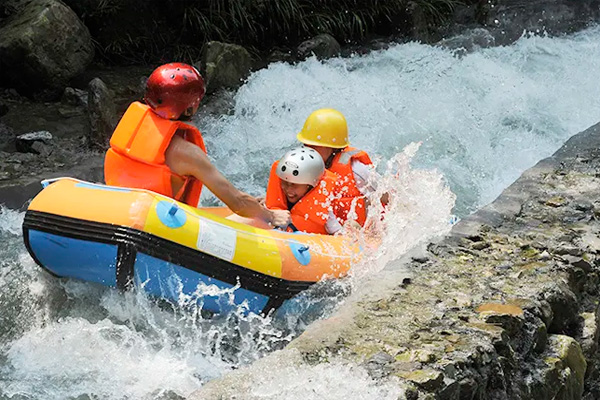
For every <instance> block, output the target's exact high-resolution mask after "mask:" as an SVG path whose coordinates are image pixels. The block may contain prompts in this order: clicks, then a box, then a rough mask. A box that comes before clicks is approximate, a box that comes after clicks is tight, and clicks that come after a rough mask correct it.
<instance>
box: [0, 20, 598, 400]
mask: <svg viewBox="0 0 600 400" xmlns="http://www.w3.org/2000/svg"><path fill="white" fill-rule="evenodd" d="M599 73H600V28H597V27H595V28H591V29H588V30H587V31H584V32H581V33H579V34H576V35H572V36H565V37H562V38H547V37H532V38H522V39H521V40H519V41H518V42H517V43H516V44H514V45H512V46H510V47H499V48H490V49H483V50H478V51H476V52H474V53H471V54H467V55H464V56H462V57H458V56H456V55H455V54H454V53H453V52H452V51H449V50H446V49H443V48H438V47H432V46H425V45H421V44H417V43H410V44H404V45H397V46H392V47H391V48H390V49H388V50H385V51H377V52H373V53H371V54H368V55H365V56H356V57H351V58H348V59H333V60H329V61H326V62H319V61H317V60H315V59H311V60H308V61H306V62H303V63H299V64H297V65H294V66H292V65H287V64H281V63H278V64H272V65H270V66H269V67H268V68H267V69H264V70H261V71H258V72H256V73H254V74H253V75H252V76H251V77H250V78H249V80H248V82H247V83H246V84H245V85H244V86H243V87H242V88H241V89H239V90H238V92H237V93H236V94H235V96H234V107H233V110H232V113H231V115H225V116H215V115H210V114H208V113H205V114H201V115H200V116H199V117H198V119H197V120H196V123H197V124H198V126H199V127H200V128H201V129H202V131H203V132H204V134H205V139H206V142H207V145H208V149H209V154H210V156H211V157H212V158H213V160H214V161H215V163H216V165H217V166H218V168H219V169H220V170H221V171H222V172H224V174H225V175H226V176H227V177H228V178H230V179H231V180H232V181H233V182H234V183H235V184H236V186H238V187H239V188H241V189H243V190H246V191H248V192H249V193H252V194H255V195H261V194H264V190H265V187H266V182H267V177H268V171H269V166H270V164H271V163H272V162H273V161H274V160H276V159H278V158H279V157H281V156H282V155H283V154H284V153H285V150H287V149H288V148H291V147H292V146H294V145H295V143H294V140H295V139H294V138H295V133H296V132H298V130H299V129H300V128H301V127H302V124H303V122H304V119H305V118H306V117H307V116H308V115H309V114H310V112H312V111H313V110H315V109H317V108H321V107H333V108H337V109H339V110H340V111H342V112H343V113H344V114H345V115H346V117H347V119H348V123H349V127H350V140H351V142H352V144H353V145H354V146H356V147H358V148H361V149H364V150H366V151H368V152H369V154H370V155H371V156H372V157H373V158H374V159H375V161H376V163H377V169H378V171H379V172H380V173H381V175H382V179H381V181H380V182H378V189H377V193H376V194H375V196H374V199H372V202H373V203H374V204H377V201H376V200H377V198H378V197H379V196H381V195H382V194H383V193H385V192H389V193H390V194H391V203H390V204H389V205H388V206H387V208H386V210H385V213H386V217H385V221H383V222H381V221H379V220H378V219H377V218H375V217H373V220H372V225H371V228H367V231H368V230H369V229H371V232H370V233H373V232H375V233H378V234H379V237H380V241H381V245H380V246H379V247H378V248H377V249H376V250H373V251H372V252H371V253H370V254H368V255H367V257H366V258H365V259H364V260H363V262H362V263H361V264H359V265H357V266H355V268H354V271H353V273H354V278H352V279H347V280H340V281H337V282H329V283H325V282H323V283H319V284H317V285H315V286H314V287H313V288H312V289H310V290H309V291H306V292H305V293H302V294H301V295H299V296H298V297H297V298H296V299H294V300H293V301H292V302H291V303H290V304H289V305H288V306H287V307H286V309H285V310H280V311H279V312H278V313H275V314H274V315H271V316H269V317H267V318H261V317H258V316H256V315H246V314H245V313H244V312H243V311H244V310H243V307H242V308H240V309H238V310H236V311H234V312H232V313H231V314H230V315H227V316H217V317H214V318H208V317H207V316H206V315H204V314H203V313H202V312H201V310H198V309H194V308H193V307H192V308H190V307H187V306H185V304H184V305H183V307H180V306H179V305H171V304H168V303H163V302H160V301H155V300H152V299H148V298H146V297H145V296H144V295H143V294H142V293H140V292H135V293H119V292H117V291H115V290H112V289H108V288H105V287H100V286H96V285H93V284H89V283H81V282H73V281H61V280H57V279H55V278H53V277H50V276H49V275H48V274H46V273H44V272H42V271H41V270H40V269H39V267H37V266H36V265H35V264H34V263H33V261H32V260H31V259H30V258H29V256H28V255H27V254H26V251H25V249H24V247H23V244H22V237H21V233H20V229H21V228H20V226H21V223H22V219H23V213H18V212H14V211H10V210H7V209H5V208H0V240H1V241H2V243H3V246H2V247H0V285H2V288H3V290H2V291H0V398H28V399H64V398H106V399H122V398H125V397H128V398H140V399H150V398H152V399H154V398H165V399H166V398H177V396H187V395H189V394H190V393H191V392H193V391H194V390H196V389H198V388H199V387H201V386H202V385H203V384H204V383H205V382H207V381H208V380H210V379H213V378H215V377H218V376H221V375H223V374H227V373H229V372H230V371H232V370H233V369H236V368H238V367H239V366H242V365H246V364H248V363H251V362H253V361H255V360H256V359H258V358H260V357H262V356H263V355H264V354H266V353H268V352H271V351H273V350H275V349H279V348H281V347H283V346H284V345H286V344H287V343H289V341H290V340H291V339H292V338H293V337H295V336H297V335H298V334H299V333H301V332H302V330H303V329H304V328H305V327H306V325H307V324H310V323H311V322H312V321H314V319H316V318H320V317H322V316H327V315H329V314H330V313H331V312H332V311H333V310H335V308H336V305H337V304H338V303H339V302H340V301H343V299H344V297H345V296H346V295H347V293H348V292H349V291H350V290H351V287H352V285H353V284H356V283H357V282H360V278H361V277H363V276H365V275H369V274H373V273H374V272H375V271H378V270H380V269H382V268H383V267H384V266H385V265H386V264H387V263H388V262H389V261H390V260H393V259H396V258H398V257H399V256H401V255H402V254H403V253H404V252H405V251H407V250H408V249H410V248H411V247H413V246H415V245H417V244H418V243H421V242H423V241H426V240H428V239H429V238H431V237H433V236H435V235H439V234H443V233H444V232H445V231H446V230H447V229H449V228H450V225H449V223H448V219H449V217H450V214H451V213H452V212H454V213H456V214H457V215H458V216H459V217H462V216H465V215H467V214H468V213H469V212H471V211H473V210H475V209H476V208H477V207H479V206H480V205H482V204H484V203H487V202H489V201H491V200H493V199H494V197H496V196H497V195H498V194H499V193H500V192H501V190H502V189H503V188H505V187H506V186H507V185H508V184H510V183H512V181H514V179H516V178H517V177H518V175H519V174H520V173H522V172H523V170H525V169H526V168H528V167H530V166H532V165H533V164H535V162H537V161H538V160H540V159H541V158H544V157H546V156H548V155H550V154H551V153H552V152H553V151H555V150H556V149H557V148H558V147H559V146H560V145H561V144H562V143H563V142H564V141H565V140H566V139H567V138H568V137H569V136H570V135H572V134H575V133H577V132H579V131H581V130H583V129H585V128H587V127H588V126H590V125H592V124H593V123H596V122H597V120H598V119H600V97H599V96H598V95H597V94H598V93H600V81H599V80H597V79H596V77H597V76H598V75H599ZM419 143H421V144H419ZM453 193H455V194H456V207H455V208H454V209H452V206H453V204H454V200H455V197H454V194H453ZM203 201H204V202H205V203H206V204H213V203H214V199H213V198H211V196H210V195H205V196H204V197H203ZM0 202H1V199H0ZM373 215H377V213H374V214H373ZM382 232H383V233H382ZM363 233H364V232H363ZM199 290H200V293H202V291H204V290H206V291H210V290H212V288H210V287H206V288H200V289H199ZM223 296H224V298H227V296H228V294H227V293H223ZM254 393H256V394H257V395H261V396H263V398H273V399H275V398H281V397H280V394H281V393H285V396H286V397H285V398H287V399H305V398H307V397H311V396H313V397H314V394H315V393H317V394H318V396H320V397H321V398H324V399H340V398H348V397H361V398H397V397H398V395H399V394H398V393H396V392H394V389H393V388H390V387H387V386H386V385H385V384H383V383H381V382H374V381H372V380H371V379H370V378H369V377H368V376H367V375H366V374H365V373H364V371H358V370H353V369H351V368H350V367H348V366H345V365H338V364H335V363H334V364H332V365H328V366H327V369H326V370H325V367H323V366H317V367H314V368H308V367H306V368H305V367H302V368H288V369H282V370H281V371H279V372H278V374H277V375H274V376H272V377H270V378H269V379H265V380H264V381H263V382H262V384H261V385H260V386H259V387H258V386H257V387H256V388H255V392H254ZM278 396H279V397H278Z"/></svg>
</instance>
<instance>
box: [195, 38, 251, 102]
mask: <svg viewBox="0 0 600 400" xmlns="http://www.w3.org/2000/svg"><path fill="white" fill-rule="evenodd" d="M251 68H252V57H251V56H250V53H248V50H246V49H245V48H243V47H242V46H238V45H236V44H231V43H222V42H216V41H212V42H208V43H207V45H206V48H205V50H204V53H203V55H202V66H201V70H202V71H203V72H204V78H205V80H206V84H207V87H206V89H207V92H209V93H212V92H214V91H215V90H217V89H220V88H237V87H238V86H240V85H241V83H242V82H243V81H244V79H246V78H247V77H248V74H249V73H250V70H251Z"/></svg>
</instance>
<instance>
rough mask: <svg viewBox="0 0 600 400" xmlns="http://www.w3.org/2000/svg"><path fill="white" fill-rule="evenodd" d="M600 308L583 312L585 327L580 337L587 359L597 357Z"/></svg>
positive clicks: (599, 333) (582, 317)
mask: <svg viewBox="0 0 600 400" xmlns="http://www.w3.org/2000/svg"><path fill="white" fill-rule="evenodd" d="M598 311H599V308H598V307H597V308H596V311H595V312H593V313H582V314H581V319H582V323H583V327H582V330H581V336H580V337H579V338H578V339H579V340H578V341H579V343H580V344H581V350H582V352H583V355H584V356H585V358H586V359H588V360H589V359H592V358H594V357H596V352H597V351H598V339H599V338H600V319H599V312H598Z"/></svg>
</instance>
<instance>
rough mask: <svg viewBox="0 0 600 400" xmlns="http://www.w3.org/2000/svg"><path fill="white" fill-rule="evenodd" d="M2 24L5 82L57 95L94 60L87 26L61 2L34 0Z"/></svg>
mask: <svg viewBox="0 0 600 400" xmlns="http://www.w3.org/2000/svg"><path fill="white" fill-rule="evenodd" d="M23 4H24V6H23V7H22V8H21V9H19V10H17V12H16V13H15V14H13V15H11V16H10V17H9V18H7V20H6V21H5V22H4V23H3V25H2V26H1V27H0V70H2V74H1V75H0V82H1V83H3V84H4V85H6V86H8V87H13V88H16V89H18V90H19V91H20V92H22V93H24V94H28V95H31V94H33V93H35V92H39V91H41V90H44V89H46V90H48V92H47V94H48V95H50V96H56V95H59V96H60V94H61V93H62V91H63V88H64V86H65V85H66V84H67V82H68V81H69V80H70V79H71V78H73V77H75V76H77V75H79V74H80V73H82V72H83V71H84V70H85V68H86V67H87V66H88V64H89V63H90V62H91V61H92V59H93V58H94V46H93V43H92V38H91V36H90V33H89V31H88V29H87V28H86V27H85V25H83V23H82V22H81V21H80V20H79V18H78V17H77V15H75V13H74V12H73V11H72V10H71V9H70V8H69V7H67V6H66V5H65V4H64V3H62V2H61V1H58V0H32V1H29V2H26V3H23Z"/></svg>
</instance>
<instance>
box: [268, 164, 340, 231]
mask: <svg viewBox="0 0 600 400" xmlns="http://www.w3.org/2000/svg"><path fill="white" fill-rule="evenodd" d="M278 163H279V161H275V162H274V163H273V166H272V167H271V173H270V176H269V184H268V185H267V196H266V198H265V205H266V206H267V208H270V209H275V210H287V209H288V202H287V198H286V197H285V193H284V192H283V189H282V188H281V179H279V177H278V176H277V173H276V171H277V164H278ZM336 179H337V176H336V175H335V174H334V173H332V172H329V171H327V170H326V171H325V175H323V178H322V179H321V181H319V183H318V184H317V186H315V187H314V188H312V189H311V190H310V191H309V192H308V193H306V194H305V195H304V197H302V198H301V199H300V200H298V202H297V203H296V204H294V206H293V207H292V209H291V210H290V214H291V217H292V223H293V224H294V226H295V227H296V228H297V229H298V230H299V231H303V232H307V233H319V234H322V235H327V234H328V233H327V230H326V229H325V224H326V223H327V219H328V218H329V209H330V208H331V209H333V203H334V201H335V200H334V197H335V190H336V182H335V181H336Z"/></svg>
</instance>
